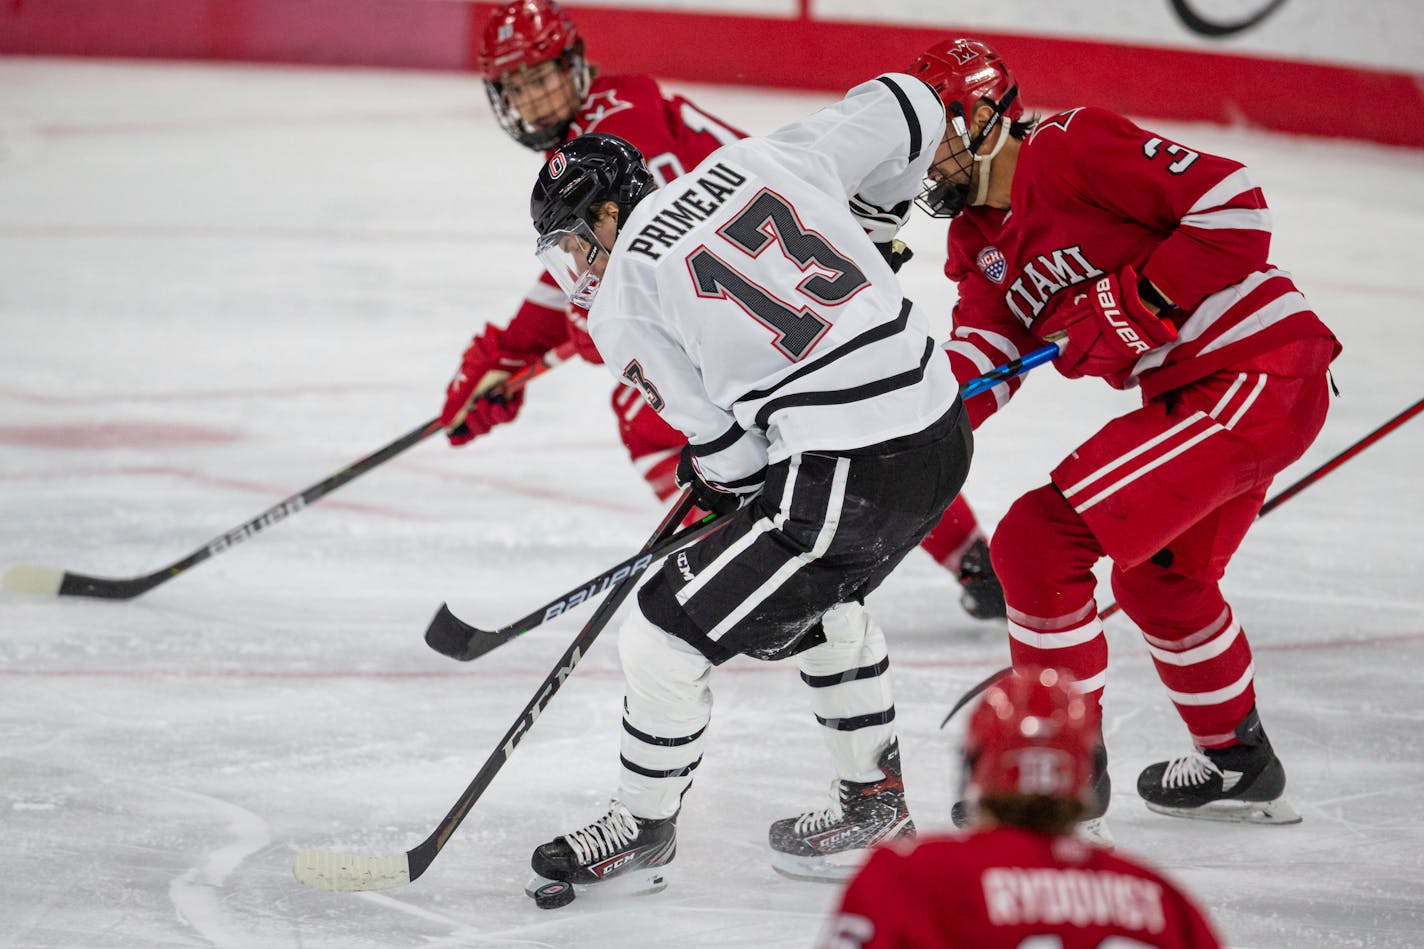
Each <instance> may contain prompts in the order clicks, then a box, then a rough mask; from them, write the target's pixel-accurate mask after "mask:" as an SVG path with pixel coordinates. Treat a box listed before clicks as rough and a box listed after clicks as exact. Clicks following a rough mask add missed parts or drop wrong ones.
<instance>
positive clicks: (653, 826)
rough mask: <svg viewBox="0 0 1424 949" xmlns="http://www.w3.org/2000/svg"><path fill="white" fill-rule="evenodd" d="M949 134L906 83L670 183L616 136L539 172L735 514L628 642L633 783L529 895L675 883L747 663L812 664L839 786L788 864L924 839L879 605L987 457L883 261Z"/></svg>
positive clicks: (624, 738)
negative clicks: (912, 800)
mask: <svg viewBox="0 0 1424 949" xmlns="http://www.w3.org/2000/svg"><path fill="white" fill-rule="evenodd" d="M944 125H945V119H944V108H943V106H942V105H941V103H940V101H939V99H938V98H937V97H936V96H935V94H934V93H933V91H932V90H930V89H929V87H928V86H926V85H924V84H923V83H922V82H920V81H919V80H917V79H913V78H911V77H909V76H905V75H897V74H892V75H885V76H881V77H879V78H877V79H875V80H873V81H871V82H867V83H864V84H862V85H860V86H857V87H856V88H855V89H852V90H851V91H850V92H849V93H848V94H847V96H846V97H845V98H844V99H843V100H842V101H841V102H839V103H837V104H835V105H832V106H830V107H828V108H826V109H823V110H822V111H820V112H818V113H816V114H815V115H812V116H810V117H809V118H807V119H804V120H802V121H800V122H796V123H794V124H792V125H789V126H787V127H785V128H783V129H781V130H780V131H777V132H775V133H773V134H771V135H769V136H766V137H764V138H751V139H747V140H744V141H741V142H737V143H735V144H732V145H728V146H726V147H724V148H722V149H719V150H718V151H716V152H714V153H712V154H711V155H710V156H709V157H708V158H707V159H706V160H705V161H703V163H702V164H700V165H699V166H697V167H696V168H695V169H694V170H693V171H691V172H690V173H688V174H687V175H685V176H684V177H682V178H679V179H677V180H675V181H673V182H672V183H671V184H669V185H667V186H666V187H665V188H663V189H662V190H660V191H659V190H654V184H653V179H652V178H651V176H649V175H648V173H647V171H646V169H644V168H643V166H642V163H641V160H640V156H639V155H638V153H637V152H636V150H634V149H633V148H632V146H631V145H628V144H627V143H626V142H624V141H623V140H621V139H617V138H613V137H611V136H602V135H587V136H583V137H581V138H578V139H575V140H573V141H571V142H569V143H568V144H567V145H565V146H564V147H563V148H562V149H561V150H560V151H558V152H555V153H554V154H553V155H552V156H551V157H550V159H549V161H548V162H547V164H546V165H545V167H544V169H543V170H542V171H541V172H540V174H539V178H538V180H537V182H536V184H535V187H534V194H533V197H532V199H531V214H532V216H533V219H534V224H535V227H536V229H537V230H538V232H539V234H540V237H539V241H538V250H539V256H540V258H541V260H542V262H543V263H544V264H545V266H546V267H547V269H548V271H549V272H550V273H551V274H553V275H554V276H555V278H556V279H558V280H559V282H560V284H561V285H562V286H563V287H564V289H565V290H566V291H567V292H568V293H569V295H570V297H571V298H572V299H573V300H574V302H576V303H580V304H582V305H587V306H591V312H590V315H589V329H590V332H591V334H592V336H593V339H594V341H595V343H596V344H597V346H598V350H599V352H600V354H601V355H602V356H603V360H604V362H605V364H606V365H607V366H608V367H609V368H610V370H612V371H613V372H614V373H615V375H618V376H620V378H621V379H622V380H623V381H624V382H625V383H627V384H628V385H631V386H635V387H636V388H638V389H639V390H640V391H641V392H642V394H643V396H644V397H645V398H646V399H647V401H648V402H649V404H651V405H652V407H653V408H654V409H656V410H657V411H658V412H659V413H660V414H661V415H662V417H663V418H664V419H666V420H667V421H668V422H669V423H671V424H672V425H674V426H676V427H677V428H679V429H680V430H682V431H683V432H684V433H685V434H686V435H687V436H688V439H689V444H688V446H687V448H686V449H685V450H684V453H683V456H682V459H681V465H680V466H679V481H680V482H681V483H683V484H684V485H686V486H688V487H690V488H691V489H692V491H693V493H694V495H695V496H696V498H697V499H698V502H699V503H700V504H701V505H702V506H703V507H705V508H707V509H709V510H713V511H716V512H717V513H719V514H720V515H722V516H723V517H725V518H726V519H727V523H726V525H725V526H724V527H723V528H722V529H721V530H720V531H716V532H713V533H712V534H711V535H709V536H707V537H705V538H704V539H702V540H701V541H699V542H698V543H696V544H695V545H694V546H692V547H690V548H688V549H686V550H683V551H681V552H679V553H678V554H676V555H674V556H673V557H670V558H669V559H668V560H667V561H666V562H665V563H664V564H663V565H662V567H661V569H659V570H656V571H652V572H651V573H652V575H651V577H650V578H649V579H648V581H647V582H646V583H645V584H644V585H643V586H642V588H641V589H640V590H639V595H638V604H637V609H636V610H634V611H633V612H632V614H631V615H630V616H629V618H628V619H627V620H626V622H625V623H624V624H623V626H622V628H621V630H620V635H619V651H620V658H621V660H622V665H623V671H624V676H625V680H626V692H625V699H624V714H623V730H622V735H621V769H620V779H619V785H618V790H617V793H616V795H615V798H614V801H613V803H612V805H611V807H610V809H609V810H608V812H607V813H606V814H604V815H603V816H602V817H600V818H598V819H597V820H596V821H594V822H593V823H591V824H589V825H588V826H586V827H583V828H581V829H579V830H575V831H571V832H569V833H566V834H563V835H561V836H558V837H556V838H554V839H553V840H552V841H550V842H549V843H546V844H543V845H542V846H540V847H539V848H537V849H536V850H535V852H534V855H533V860H532V864H533V868H534V870H535V872H536V874H537V876H536V882H538V880H539V878H540V877H542V878H546V879H548V880H561V881H565V882H568V883H572V884H575V885H576V887H577V886H580V885H588V884H594V883H601V882H602V881H605V880H609V879H611V878H614V877H618V878H621V879H622V880H623V881H624V883H627V884H631V885H632V886H633V887H646V888H649V889H653V888H658V887H659V886H660V885H661V881H662V879H663V868H664V867H665V866H666V865H667V864H668V863H669V862H670V861H671V860H672V857H673V854H674V852H675V850H676V823H675V822H676V819H677V814H678V811H679V808H680V807H681V804H682V799H683V794H684V792H685V791H686V790H687V788H688V786H689V784H690V783H691V781H692V775H693V771H694V770H695V769H696V768H697V766H698V764H699V762H700V761H701V758H702V753H703V743H704V741H705V740H706V738H705V732H706V729H707V726H708V723H709V721H710V718H711V710H712V696H711V692H710V690H709V686H708V680H709V673H710V671H711V669H712V667H713V666H714V665H717V664H719V663H722V662H725V661H726V660H728V659H730V658H732V657H733V656H736V655H739V654H741V655H747V656H752V657H755V658H758V659H773V658H779V657H783V656H790V655H795V657H796V661H797V664H798V666H799V667H800V672H801V678H802V679H803V680H804V681H805V683H806V684H807V685H808V686H809V687H810V689H811V691H810V699H811V706H812V710H813V712H814V714H815V716H816V719H817V721H818V722H819V723H820V725H821V726H823V732H824V735H825V737H826V738H827V740H828V743H829V745H830V750H831V756H832V760H833V762H834V767H835V773H836V779H835V781H834V782H833V784H832V787H831V795H830V800H829V801H828V802H827V804H826V805H825V806H824V807H821V808H818V809H815V810H812V811H809V812H807V813H803V814H801V815H800V816H798V817H790V818H786V819H784V820H780V821H777V822H775V823H774V824H773V825H772V826H771V829H770V843H771V848H772V851H773V865H774V866H775V867H776V868H777V869H778V870H780V871H781V872H783V873H785V874H787V875H790V876H796V877H802V878H810V879H830V880H834V879H841V878H844V877H846V876H848V875H849V873H850V872H852V871H853V870H854V868H855V866H856V865H857V864H858V863H859V861H860V859H862V858H863V856H864V853H865V850H866V848H868V847H869V846H870V845H872V844H875V843H877V842H879V841H882V840H886V839H890V838H895V837H900V836H909V835H911V834H913V833H914V825H913V823H912V822H911V820H910V815H909V811H908V809H907V807H906V804H905V795H904V786H903V783H902V781H901V772H900V761H899V749H898V745H897V743H896V740H895V732H894V724H893V723H894V718H895V707H894V703H893V700H892V698H891V694H890V684H889V681H888V678H887V677H886V675H885V672H886V669H887V666H888V656H887V652H886V645H885V638H884V635H883V633H882V632H881V630H880V628H879V627H878V626H877V625H876V623H875V622H874V620H872V619H871V617H870V616H869V615H868V614H867V612H866V610H865V608H864V606H863V602H864V598H865V596H866V595H867V594H868V593H870V592H871V591H872V590H874V589H875V588H876V587H877V586H878V585H879V584H880V583H881V582H882V581H883V580H884V578H885V577H886V576H887V575H888V574H889V573H890V571H891V570H892V569H893V568H894V567H895V565H896V564H898V563H899V562H900V560H901V559H903V558H904V556H905V555H906V553H908V552H909V551H910V550H912V549H914V547H915V546H916V545H917V544H918V543H919V541H920V540H921V538H923V537H924V536H925V534H926V533H927V532H928V531H929V530H930V528H931V527H933V526H934V524H935V523H936V521H937V520H938V519H939V517H940V515H941V513H942V512H943V511H944V509H945V507H946V506H947V505H948V503H949V502H950V500H951V499H952V498H953V497H954V495H955V494H956V493H957V492H958V490H959V487H960V486H961V484H962V483H963V481H964V478H965V476H966V474H967V472H968V466H969V461H970V457H971V455H972V450H973V443H972V436H971V434H970V431H969V428H968V425H967V423H966V421H965V414H964V412H963V403H962V402H961V401H960V399H959V396H958V393H957V387H956V383H955V380H954V378H953V376H952V375H951V373H950V371H949V368H948V364H947V362H946V360H944V359H943V358H942V356H941V355H940V353H939V352H938V349H937V347H936V345H935V343H934V341H933V340H932V339H931V335H930V328H929V324H928V322H927V321H926V319H925V317H924V315H923V314H922V313H921V312H920V311H919V310H918V309H917V308H916V307H915V306H914V305H913V304H912V303H911V302H910V301H908V300H906V299H904V297H903V294H902V291H901V287H900V283H899V280H898V278H897V277H896V276H895V273H894V271H893V270H892V267H891V264H890V262H889V261H891V260H892V259H894V258H895V253H894V251H893V250H892V249H891V248H892V243H891V242H892V239H893V237H894V234H895V232H896V231H897V230H898V228H899V225H900V224H901V223H902V222H903V217H904V215H906V214H907V213H908V211H909V208H910V206H911V200H912V199H913V197H914V196H915V195H916V194H918V193H919V191H920V189H921V185H922V181H923V179H924V176H925V171H926V167H927V166H928V164H929V161H930V158H931V156H932V153H933V152H934V150H935V146H936V145H937V144H938V143H939V141H940V140H941V137H942V135H943V132H944ZM877 245H880V246H877ZM531 892H532V888H531Z"/></svg>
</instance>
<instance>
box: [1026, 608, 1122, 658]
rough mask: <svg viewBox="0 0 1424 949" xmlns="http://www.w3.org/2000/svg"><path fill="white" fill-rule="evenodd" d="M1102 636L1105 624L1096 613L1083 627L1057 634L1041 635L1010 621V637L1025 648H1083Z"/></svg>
mask: <svg viewBox="0 0 1424 949" xmlns="http://www.w3.org/2000/svg"><path fill="white" fill-rule="evenodd" d="M1102 634H1103V623H1102V620H1100V619H1098V617H1097V614H1096V613H1095V614H1093V617H1092V618H1091V619H1089V620H1088V621H1087V622H1086V623H1084V624H1083V625H1081V626H1075V627H1073V628H1072V629H1065V630H1061V631H1059V632H1055V633H1041V632H1039V631H1037V630H1033V629H1029V628H1028V627H1027V626H1020V625H1019V624H1018V623H1015V622H1014V621H1013V620H1010V621H1009V636H1011V637H1012V638H1013V639H1015V640H1016V641H1018V642H1021V643H1023V644H1024V645H1025V646H1032V647H1033V648H1034V649H1067V648H1068V647H1069V646H1081V645H1083V643H1088V642H1092V641H1093V640H1094V639H1097V638H1098V637H1099V636H1101V635H1102Z"/></svg>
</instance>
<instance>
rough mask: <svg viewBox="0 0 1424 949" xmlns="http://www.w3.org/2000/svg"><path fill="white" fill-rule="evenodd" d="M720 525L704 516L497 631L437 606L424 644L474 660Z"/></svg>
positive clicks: (634, 576)
mask: <svg viewBox="0 0 1424 949" xmlns="http://www.w3.org/2000/svg"><path fill="white" fill-rule="evenodd" d="M724 523H726V521H725V520H722V519H718V518H715V517H714V515H711V514H708V515H707V516H706V517H704V518H703V519H702V520H700V521H698V522H697V523H696V524H693V525H691V526H689V527H688V528H686V529H685V530H681V531H678V532H677V533H676V534H673V535H672V536H671V537H669V538H667V539H666V540H664V541H662V542H661V543H659V544H657V545H656V546H654V547H644V548H643V549H642V550H640V551H638V552H637V553H636V554H634V555H633V556H631V557H629V558H627V559H626V560H622V561H619V562H618V563H616V564H614V565H613V566H611V567H609V568H608V569H607V570H605V571H603V572H602V573H600V574H599V575H598V576H596V577H593V578H591V579H589V580H586V581H584V582H583V583H581V584H579V585H578V586H576V587H574V588H573V589H572V590H570V591H568V592H567V593H564V594H563V595H561V596H558V597H555V598H554V599H552V600H550V601H549V602H548V603H545V604H544V605H543V606H541V607H539V608H537V609H535V610H534V611H533V612H532V613H530V614H529V615H527V616H524V617H522V618H520V619H517V620H515V621H514V622H513V623H510V624H509V625H507V626H501V627H500V628H499V629H481V628H480V627H478V626H472V625H470V624H469V623H466V622H465V621H464V620H462V619H460V617H458V616H456V615H455V614H454V613H453V612H451V611H450V607H449V606H448V605H447V604H444V603H441V604H440V609H439V610H437V611H436V613H435V616H434V618H432V619H431V620H430V625H429V626H427V627H426V628H425V643H426V645H428V646H429V647H430V648H431V649H434V650H435V651H436V652H438V653H440V654H442V655H445V656H449V657H450V658H451V659H458V660H460V661H461V662H469V661H470V660H471V659H478V658H479V657H480V656H483V655H484V654H485V653H487V652H489V651H490V650H492V649H495V648H497V647H499V646H503V645H504V644H505V643H507V642H509V641H510V640H511V639H516V638H518V637H520V636H523V635H524V634H525V633H527V632H529V631H530V630H531V629H534V628H535V627H537V626H542V625H543V624H544V623H547V622H548V621H549V620H551V619H553V618H554V617H556V616H558V615H560V614H561V613H564V612H565V611H567V610H571V609H573V608H574V607H576V606H578V605H579V604H580V603H583V602H585V601H587V600H591V599H593V598H594V597H596V596H598V595H599V594H600V593H603V592H604V591H605V590H607V589H608V588H609V587H611V586H612V585H613V584H615V583H620V582H622V581H623V580H631V579H635V578H637V577H638V576H639V575H641V574H642V573H643V571H644V570H647V569H648V568H649V567H650V566H652V565H653V564H655V563H657V562H658V561H660V560H662V559H663V558H664V557H667V556H668V555H670V554H672V553H674V552H676V551H678V550H681V549H682V548H683V547H686V546H687V545H689V544H691V543H692V542H693V541H695V540H697V539H699V538H700V537H702V536H703V535H704V534H710V533H711V532H712V530H713V528H715V527H719V526H721V525H722V524H724Z"/></svg>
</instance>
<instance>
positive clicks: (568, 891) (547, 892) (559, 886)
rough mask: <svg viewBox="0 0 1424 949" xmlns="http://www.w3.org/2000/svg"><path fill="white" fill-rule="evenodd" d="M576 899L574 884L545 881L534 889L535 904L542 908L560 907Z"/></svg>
mask: <svg viewBox="0 0 1424 949" xmlns="http://www.w3.org/2000/svg"><path fill="white" fill-rule="evenodd" d="M573 901H574V885H573V884H572V883H564V882H562V881H556V882H554V883H545V884H544V885H543V886H541V887H539V889H537V890H535V891H534V905H535V906H537V907H539V908H540V909H558V908H559V907H560V906H568V905H569V904H570V903H572V902H573Z"/></svg>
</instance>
